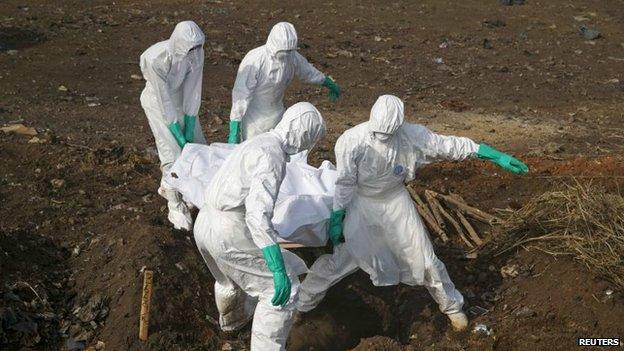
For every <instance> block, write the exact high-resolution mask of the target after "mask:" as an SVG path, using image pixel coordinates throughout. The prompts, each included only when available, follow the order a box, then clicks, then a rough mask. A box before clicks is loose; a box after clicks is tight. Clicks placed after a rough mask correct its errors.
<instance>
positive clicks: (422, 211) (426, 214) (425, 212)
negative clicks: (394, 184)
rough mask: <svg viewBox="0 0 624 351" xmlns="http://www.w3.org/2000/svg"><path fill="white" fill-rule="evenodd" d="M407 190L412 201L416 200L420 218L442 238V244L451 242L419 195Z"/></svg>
mask: <svg viewBox="0 0 624 351" xmlns="http://www.w3.org/2000/svg"><path fill="white" fill-rule="evenodd" d="M407 190H408V191H409V193H410V195H411V196H412V200H414V205H415V206H414V207H416V211H418V214H419V215H420V217H422V219H423V220H424V221H425V223H427V226H428V227H429V229H431V231H432V232H434V233H436V234H437V235H438V236H439V237H440V239H441V240H442V242H444V243H445V242H447V241H448V240H449V238H448V235H446V233H445V232H444V230H442V228H440V226H439V225H438V224H437V223H436V220H435V219H434V218H433V215H432V214H431V212H430V211H429V209H428V208H427V205H425V203H424V202H423V201H422V199H421V198H420V196H418V194H417V193H416V192H415V191H414V190H413V189H411V188H409V187H408V188H407Z"/></svg>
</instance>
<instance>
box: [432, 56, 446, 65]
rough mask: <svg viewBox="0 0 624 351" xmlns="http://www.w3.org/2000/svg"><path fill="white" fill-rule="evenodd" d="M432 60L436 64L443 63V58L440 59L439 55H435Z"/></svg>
mask: <svg viewBox="0 0 624 351" xmlns="http://www.w3.org/2000/svg"><path fill="white" fill-rule="evenodd" d="M433 62H435V63H437V64H438V65H441V64H443V63H444V60H442V58H441V57H436V58H434V59H433Z"/></svg>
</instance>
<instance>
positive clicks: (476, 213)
mask: <svg viewBox="0 0 624 351" xmlns="http://www.w3.org/2000/svg"><path fill="white" fill-rule="evenodd" d="M431 193H432V194H433V195H434V196H435V197H437V198H439V199H441V200H443V201H444V202H446V203H447V204H449V205H452V206H453V207H456V208H457V209H458V210H460V211H461V212H462V213H463V214H465V215H468V216H470V217H472V218H474V219H477V220H479V221H481V222H484V223H488V224H495V223H502V222H503V220H502V219H501V218H499V217H496V216H493V215H491V214H489V213H485V212H483V211H481V210H480V209H478V208H476V207H472V206H469V205H466V204H465V203H462V202H461V201H460V200H457V199H456V198H454V197H452V196H447V195H442V194H439V193H436V192H435V191H431Z"/></svg>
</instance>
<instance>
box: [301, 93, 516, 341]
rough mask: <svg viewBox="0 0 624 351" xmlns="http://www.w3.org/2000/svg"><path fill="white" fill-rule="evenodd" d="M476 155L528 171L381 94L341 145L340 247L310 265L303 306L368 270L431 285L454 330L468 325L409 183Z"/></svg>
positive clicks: (334, 217)
mask: <svg viewBox="0 0 624 351" xmlns="http://www.w3.org/2000/svg"><path fill="white" fill-rule="evenodd" d="M472 156H478V157H481V158H486V159H489V160H491V161H493V162H495V163H497V164H498V165H500V166H502V167H503V168H504V169H506V170H508V171H511V172H514V173H525V172H527V171H528V168H527V166H526V165H524V164H523V163H522V162H520V161H518V160H516V159H515V158H513V157H511V156H509V155H505V154H503V153H501V152H499V151H497V150H495V149H493V148H491V147H489V146H487V145H485V144H481V145H478V144H476V143H475V142H473V141H472V140H470V139H468V138H461V137H454V136H444V135H438V134H435V133H433V132H431V131H430V130H428V129H427V128H425V127H424V126H422V125H418V124H410V123H403V102H402V101H401V100H400V99H399V98H397V97H395V96H392V95H383V96H381V97H379V99H377V102H375V105H374V106H373V108H372V110H371V114H370V120H369V121H368V122H365V123H362V124H360V125H358V126H355V127H353V128H351V129H349V130H347V131H346V132H345V133H344V134H343V135H342V136H340V138H339V139H338V141H337V142H336V163H337V165H336V166H337V171H338V178H337V180H336V192H335V195H334V204H333V212H332V214H331V218H330V224H329V236H330V239H331V240H332V242H334V252H333V254H331V255H323V256H321V257H319V258H318V260H317V261H316V262H315V263H314V264H313V265H312V267H311V268H310V271H309V272H308V274H307V276H306V278H305V280H304V281H303V283H302V284H301V289H300V294H299V302H298V304H297V309H298V310H299V311H301V312H307V311H310V310H311V309H313V308H314V307H316V306H317V305H318V304H319V303H320V302H321V300H322V299H323V297H324V296H325V293H326V291H327V290H328V289H329V288H330V287H331V286H332V285H334V284H336V283H337V282H338V281H340V280H341V279H342V278H344V277H346V276H347V275H349V274H351V273H353V272H354V271H356V270H357V269H358V268H361V269H362V270H364V271H365V272H366V273H368V274H369V275H370V278H371V280H372V282H373V284H375V285H377V286H388V285H396V284H398V283H404V284H408V285H424V286H425V287H426V288H427V289H428V290H429V293H430V294H431V296H432V297H433V298H434V300H435V301H436V302H437V303H438V305H439V307H440V310H441V311H442V312H443V313H445V314H447V315H448V317H449V319H450V321H451V324H452V326H453V328H454V329H456V330H463V329H465V328H466V327H467V325H468V319H467V317H466V315H465V314H464V313H463V312H462V306H463V303H464V299H463V297H462V295H461V294H460V293H459V291H457V289H455V286H454V285H453V282H452V281H451V279H450V278H449V275H448V273H447V271H446V268H445V266H444V264H443V263H442V261H440V260H439V259H438V258H437V257H436V255H435V253H434V250H433V246H432V244H431V241H430V239H429V236H428V233H427V230H426V229H425V226H424V225H423V222H422V220H421V218H420V217H419V215H418V213H417V212H416V209H415V208H414V205H413V203H412V199H411V198H410V195H409V193H408V191H407V189H406V188H405V183H406V182H409V181H411V180H413V179H414V176H415V173H416V170H417V169H418V168H419V167H421V166H423V165H425V164H427V163H430V162H432V161H435V160H463V159H465V158H468V157H472ZM343 218H344V238H343V237H342V234H343V233H342V230H343ZM343 240H344V243H341V242H342V241H343Z"/></svg>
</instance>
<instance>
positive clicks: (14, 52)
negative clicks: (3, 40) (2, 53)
mask: <svg viewBox="0 0 624 351" xmlns="http://www.w3.org/2000/svg"><path fill="white" fill-rule="evenodd" d="M18 52H19V51H17V50H7V52H6V53H7V54H9V55H11V56H15V55H17V53H18Z"/></svg>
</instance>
